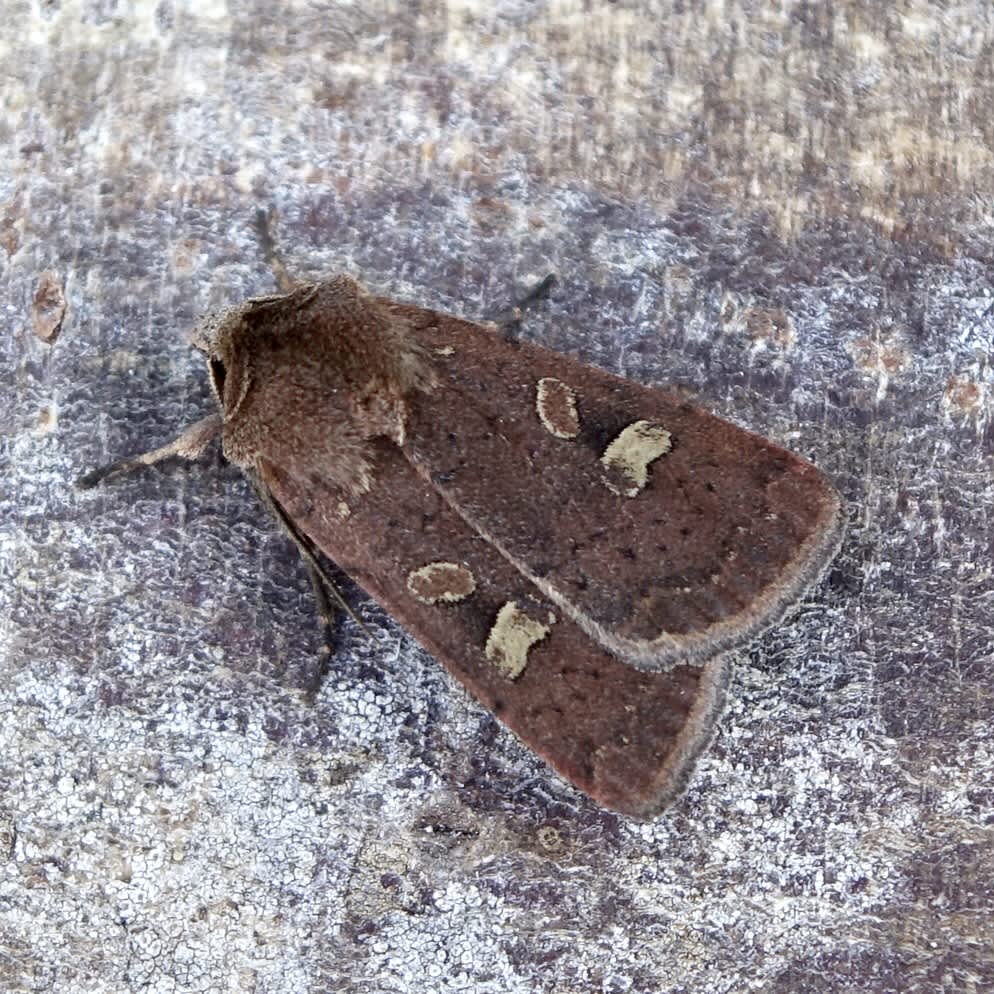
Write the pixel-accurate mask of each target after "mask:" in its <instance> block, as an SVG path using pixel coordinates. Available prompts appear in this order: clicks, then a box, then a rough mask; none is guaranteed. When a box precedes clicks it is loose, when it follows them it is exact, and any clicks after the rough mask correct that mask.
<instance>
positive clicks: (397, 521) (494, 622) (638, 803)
mask: <svg viewBox="0 0 994 994" xmlns="http://www.w3.org/2000/svg"><path fill="white" fill-rule="evenodd" d="M372 451H373V453H374V459H373V467H374V469H373V480H374V482H373V484H372V487H371V489H370V490H369V491H368V492H367V493H365V494H362V495H360V496H358V497H351V498H348V499H347V500H346V499H345V498H343V496H342V494H341V492H339V491H338V490H336V489H334V488H332V487H326V489H324V490H322V489H321V488H322V484H321V482H320V480H319V479H318V478H317V475H315V477H314V478H312V480H311V482H310V483H309V484H307V485H306V486H302V485H301V484H299V483H297V482H295V481H294V480H293V479H292V478H290V477H289V476H288V475H286V474H285V473H283V472H281V471H280V469H279V468H278V467H276V466H274V465H273V464H272V463H270V462H268V461H263V463H262V464H261V467H260V469H261V472H262V475H263V479H264V481H265V483H266V484H267V485H268V486H269V488H270V490H271V491H272V493H273V495H274V496H275V497H276V499H277V500H278V501H279V502H280V504H282V506H283V507H284V508H285V509H286V510H287V512H288V513H289V514H290V515H291V516H292V518H293V519H294V521H295V523H296V524H297V525H298V526H299V527H300V528H301V529H302V530H303V531H304V532H305V533H306V534H307V535H309V536H310V538H311V539H313V541H314V542H315V543H316V544H317V545H318V546H319V547H320V548H321V549H322V551H323V552H324V553H325V554H326V555H328V556H329V557H330V558H331V559H333V560H334V561H335V562H336V563H337V564H338V565H339V566H340V567H341V568H342V569H344V570H345V571H346V572H347V573H348V574H349V575H350V576H352V577H353V578H354V579H355V580H356V581H357V582H358V583H359V584H361V585H362V586H363V587H364V588H365V589H366V590H367V591H368V592H369V593H370V594H371V595H372V596H373V597H374V598H375V599H376V600H377V601H379V602H380V604H381V605H382V606H383V607H384V608H385V609H386V610H387V611H388V612H389V613H390V614H391V615H393V616H394V617H395V618H396V619H397V620H398V621H399V622H400V623H401V624H402V625H404V626H405V627H406V628H407V629H408V630H409V631H410V632H411V633H412V634H413V635H414V636H415V637H416V638H417V639H418V641H419V642H420V643H421V644H422V645H423V646H424V647H425V648H426V649H427V650H428V651H429V652H431V653H432V654H434V655H435V656H436V657H437V658H438V659H440V660H441V661H442V662H443V663H444V664H445V666H446V668H447V669H448V670H449V671H450V672H451V673H452V674H453V675H454V676H455V677H457V678H458V679H459V680H460V681H461V682H462V683H463V684H464V685H465V686H466V687H467V688H468V689H469V690H470V691H471V692H472V693H473V694H474V695H475V696H476V697H477V698H479V700H480V701H482V702H483V703H484V704H485V705H486V706H487V707H488V708H490V709H491V710H492V711H493V712H494V714H496V715H497V716H498V717H499V718H500V719H501V720H502V721H503V722H504V724H506V725H507V726H508V727H509V728H510V729H511V730H512V731H513V732H515V733H516V734H517V735H518V736H519V737H520V738H521V740H522V741H523V742H524V743H525V744H526V745H528V746H529V747H530V748H531V749H533V750H534V751H535V752H536V753H538V754H539V755H540V756H541V757H542V758H543V759H545V760H546V761H547V762H548V763H549V764H550V765H551V766H552V767H554V768H555V769H556V770H558V771H559V773H561V774H562V775H563V776H564V777H565V778H566V779H567V780H569V781H571V782H572V783H574V784H575V785H576V786H577V787H579V788H580V789H581V790H582V791H584V792H585V793H587V794H589V795H590V796H591V797H592V798H593V799H594V800H596V801H598V802H599V803H601V804H603V805H605V806H607V807H609V808H613V809H615V810H616V811H620V812H622V813H624V814H627V815H631V816H634V817H646V816H648V815H651V814H653V813H655V812H656V811H658V810H660V809H661V808H662V807H664V806H665V805H666V804H667V803H668V802H669V801H670V800H672V798H673V797H674V796H675V795H676V794H677V793H678V792H679V791H680V790H681V789H682V787H683V784H684V782H685V779H686V777H687V775H688V774H689V772H690V770H691V769H692V767H693V763H694V760H695V759H696V757H697V755H698V754H699V753H700V751H701V749H702V748H703V747H704V746H705V745H706V744H707V742H708V740H709V738H710V734H711V730H712V728H713V725H714V722H715V719H716V717H717V714H718V712H719V710H720V708H721V703H722V699H723V695H724V688H725V683H726V680H727V668H726V664H725V663H724V662H723V661H722V660H721V659H714V660H712V661H710V662H709V663H708V664H707V665H705V666H703V667H699V666H676V667H674V668H673V669H671V670H670V671H669V672H666V673H646V672H641V671H639V670H636V669H635V668H633V667H631V666H629V665H627V664H626V663H624V662H622V661H621V660H619V659H618V658H616V657H615V656H613V655H611V654H610V653H608V652H606V651H605V650H604V649H603V648H602V647H601V646H599V645H597V644H596V643H595V642H594V641H593V640H591V639H590V638H589V637H588V636H587V635H586V634H585V633H584V632H583V631H582V630H581V629H580V628H579V627H578V626H577V625H576V624H575V623H573V622H572V621H570V620H569V618H567V617H566V616H565V615H564V614H563V613H562V612H561V611H560V610H558V609H557V608H556V607H555V606H554V605H553V604H551V603H549V601H548V600H546V599H544V598H543V597H542V595H541V594H540V592H539V591H538V590H537V589H536V588H535V587H534V586H533V585H532V584H531V583H530V582H529V581H528V580H527V579H526V578H525V577H524V576H523V575H522V574H521V573H520V572H519V571H517V570H516V569H515V568H514V567H513V566H512V565H511V564H510V563H509V562H508V561H507V560H506V559H504V558H503V557H502V556H501V555H500V554H499V553H498V552H497V551H496V550H495V549H494V548H493V546H492V545H490V544H489V543H488V542H487V541H486V540H485V539H483V538H481V536H480V535H479V534H477V533H476V532H474V531H473V529H472V528H470V527H469V526H468V525H467V524H466V523H465V522H464V521H463V520H462V519H461V518H460V517H459V516H458V515H456V514H455V513H454V512H453V511H452V510H451V509H450V508H449V507H448V506H447V505H446V503H445V501H444V500H443V499H442V497H441V496H440V494H439V492H438V490H437V489H436V488H435V487H433V486H432V485H431V484H430V483H427V482H426V481H425V480H423V479H422V478H420V477H419V476H418V475H417V473H416V472H415V471H414V469H413V468H412V467H411V465H410V463H409V462H407V461H406V460H405V458H404V456H403V455H402V454H401V452H400V450H399V449H397V447H396V446H394V445H392V444H391V443H389V442H386V441H385V440H383V441H380V442H377V443H374V444H373V448H372ZM426 568H427V569H426ZM446 595H449V596H446ZM433 599H434V600H433ZM508 605H513V607H510V608H509V607H508Z"/></svg>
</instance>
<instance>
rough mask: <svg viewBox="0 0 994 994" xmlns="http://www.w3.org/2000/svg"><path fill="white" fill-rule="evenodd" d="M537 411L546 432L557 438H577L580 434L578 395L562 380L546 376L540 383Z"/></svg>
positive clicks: (537, 392) (536, 397)
mask: <svg viewBox="0 0 994 994" xmlns="http://www.w3.org/2000/svg"><path fill="white" fill-rule="evenodd" d="M535 410H536V411H537V412H538V417H539V420H540V421H541V422H542V424H543V425H544V426H545V429H546V431H548V432H549V433H550V434H552V435H555V436H556V438H565V439H570V438H576V436H577V435H578V434H579V431H580V415H579V414H578V413H577V409H576V394H575V393H574V392H573V390H572V388H571V387H569V386H567V385H566V384H565V383H563V381H562V380H557V379H555V378H554V377H551V376H545V377H543V378H542V379H540V380H539V381H538V388H537V390H536V394H535Z"/></svg>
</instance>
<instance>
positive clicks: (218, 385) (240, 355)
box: [187, 304, 249, 417]
mask: <svg viewBox="0 0 994 994" xmlns="http://www.w3.org/2000/svg"><path fill="white" fill-rule="evenodd" d="M245 309H246V305H244V304H243V305H242V306H240V307H232V308H229V309H228V310H223V311H208V312H207V313H206V314H205V315H204V316H203V317H202V318H201V319H200V320H199V321H198V322H197V324H196V326H195V327H194V328H193V330H192V331H191V332H190V333H189V335H188V336H187V339H188V341H189V343H190V344H191V345H192V346H193V347H194V348H195V349H197V350H198V351H199V352H202V353H203V355H204V359H205V360H206V362H207V372H208V375H209V376H210V381H211V389H212V390H213V391H214V396H215V397H216V398H217V402H218V405H219V406H220V407H221V410H222V411H223V413H224V415H225V417H231V415H233V414H234V413H235V411H237V410H238V407H239V405H240V404H241V402H242V401H243V400H244V399H245V394H246V392H247V391H248V385H249V376H248V368H247V365H246V361H245V356H246V352H245V350H244V349H240V348H239V347H238V334H239V329H240V328H241V327H242V326H243V323H244V322H243V315H244V312H245Z"/></svg>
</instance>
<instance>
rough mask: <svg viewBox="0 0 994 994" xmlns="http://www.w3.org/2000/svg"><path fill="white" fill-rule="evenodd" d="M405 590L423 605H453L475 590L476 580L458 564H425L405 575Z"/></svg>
mask: <svg viewBox="0 0 994 994" xmlns="http://www.w3.org/2000/svg"><path fill="white" fill-rule="evenodd" d="M407 589H408V590H410V592H411V593H412V594H414V596H415V597H417V599H418V600H419V601H421V602H422V603H423V604H439V603H442V604H455V603H457V602H459V601H462V600H465V599H466V598H467V597H469V596H470V594H472V593H473V592H474V591H475V590H476V579H475V578H474V577H473V574H472V573H471V572H470V571H469V570H468V569H466V567H465V566H460V565H459V564H458V563H446V562H435V563H426V564H425V565H424V566H421V567H419V568H418V569H412V570H411V572H410V573H408V574H407Z"/></svg>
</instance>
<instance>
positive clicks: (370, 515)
mask: <svg viewBox="0 0 994 994" xmlns="http://www.w3.org/2000/svg"><path fill="white" fill-rule="evenodd" d="M193 341H194V344H195V345H196V346H197V347H198V348H199V349H200V350H201V351H202V352H203V353H204V355H205V356H206V358H207V365H208V369H209V372H210V376H211V382H212V384H213V387H214V391H215V393H216V395H217V399H218V403H219V406H220V413H218V414H216V415H212V416H211V417H209V418H206V419H204V420H203V421H201V422H198V424H196V425H194V426H193V427H192V428H190V429H188V430H187V431H186V432H184V434H183V435H182V436H181V437H180V438H179V439H177V440H176V441H175V442H174V443H172V444H171V445H168V446H165V447H164V448H162V449H159V450H156V451H155V452H152V453H148V454H146V455H144V456H139V457H138V458H137V459H131V460H125V461H123V462H120V463H117V464H114V465H113V466H111V467H107V468H105V469H103V470H98V471H97V472H95V473H92V474H90V475H89V476H88V477H86V478H84V480H83V481H82V482H83V483H84V484H86V485H91V484H93V483H95V482H96V481H97V480H98V479H101V478H103V477H105V476H107V475H109V474H110V473H112V472H119V471H122V470H127V469H131V468H134V467H136V466H140V465H147V464H150V463H153V462H156V461H158V460H159V459H162V458H165V457H166V456H171V455H182V456H186V457H189V458H193V457H195V456H197V455H199V454H200V452H202V451H203V449H204V447H205V446H206V444H207V443H208V442H209V441H210V439H211V438H212V437H214V436H215V435H217V434H220V436H221V440H222V445H223V450H224V454H225V456H226V457H227V458H228V459H229V460H231V461H232V462H234V463H237V464H238V465H239V466H241V467H242V468H243V469H244V470H245V471H246V472H247V473H249V475H250V476H251V477H252V478H253V479H254V480H255V481H256V483H257V486H258V488H259V490H260V492H261V494H262V495H263V498H264V499H265V500H266V501H267V503H268V504H269V505H270V506H271V507H272V509H273V511H274V512H275V513H276V515H277V516H278V518H279V519H280V520H281V521H282V522H283V523H284V524H285V525H286V527H287V529H288V531H289V532H290V534H291V536H292V537H293V538H294V540H295V541H296V542H297V544H298V547H299V548H300V549H301V551H302V553H303V554H304V556H305V559H306V561H307V563H308V568H309V569H310V571H311V576H312V579H314V580H315V588H316V590H317V591H318V595H319V600H320V603H321V605H322V610H323V611H324V612H325V614H326V615H327V614H328V613H329V610H330V609H329V608H328V604H327V599H326V598H327V596H328V593H329V591H328V584H327V582H326V581H324V578H323V576H322V574H321V573H320V567H319V565H318V560H317V558H316V555H315V553H316V551H317V550H320V552H322V553H323V554H324V555H326V556H327V557H329V558H330V559H332V560H334V561H335V562H336V563H337V564H338V565H339V566H340V567H341V568H342V569H344V570H345V571H346V572H347V573H348V574H349V575H350V576H352V577H353V578H354V579H355V580H356V581H357V582H358V583H359V584H360V585H361V586H362V587H364V588H365V589H366V590H367V591H368V592H369V593H370V594H371V595H372V596H373V597H374V598H375V599H376V600H377V601H379V602H380V604H382V605H383V607H384V608H385V609H386V610H387V611H389V612H390V613H391V614H392V615H393V616H394V617H395V618H397V620H398V621H400V623H401V624H403V625H404V626H405V627H406V628H408V629H409V630H410V632H411V633H412V634H413V635H414V636H415V637H416V638H417V639H418V641H419V642H421V643H422V645H424V646H425V648H427V649H428V650H429V651H430V652H432V653H433V654H434V655H435V656H437V657H438V658H439V659H440V660H441V661H442V662H443V663H444V665H445V666H446V667H447V668H448V670H449V671H450V672H451V673H452V674H453V675H454V676H455V677H456V678H457V679H459V680H460V681H461V682H462V683H463V684H464V685H465V686H466V687H467V688H468V689H469V690H470V691H471V692H472V693H473V694H474V695H475V696H476V697H477V698H478V699H479V700H480V701H482V702H483V703H484V704H485V705H486V706H487V707H488V708H490V709H491V710H492V711H493V712H494V714H496V715H497V717H498V718H500V719H501V721H502V722H504V724H505V725H507V727H508V728H510V729H511V730H512V731H513V732H515V734H517V735H518V737H519V738H520V739H521V740H522V741H523V742H524V743H525V744H527V745H528V746H530V747H531V748H532V749H534V750H535V752H537V753H538V754H539V755H540V756H541V757H542V758H543V759H545V760H546V762H548V763H549V764H550V765H551V766H552V767H553V768H554V769H556V770H557V771H558V772H559V773H560V774H562V775H563V776H564V777H565V778H566V779H568V780H569V781H570V782H572V783H573V784H574V785H575V786H577V787H578V788H579V789H580V790H582V791H584V792H585V793H587V794H589V795H590V796H591V797H592V798H593V799H594V800H595V801H597V802H599V803H600V804H603V805H605V806H607V807H609V808H613V809H614V810H616V811H619V812H621V813H623V814H626V815H630V816H634V817H647V816H650V815H652V814H654V813H656V812H658V811H659V810H661V809H662V808H663V807H665V806H666V804H668V803H669V802H670V801H671V800H672V799H673V798H674V797H675V796H676V795H677V794H678V793H679V792H680V790H681V789H682V788H683V786H684V784H685V782H686V780H687V777H688V775H689V774H690V772H691V770H692V768H693V765H694V761H695V759H696V757H697V756H698V755H699V754H700V752H701V750H702V749H703V748H704V747H705V746H706V745H707V743H708V741H709V739H710V736H711V734H712V731H713V728H714V725H715V721H716V719H717V716H718V714H719V712H720V709H721V706H722V701H723V697H724V693H725V688H726V684H727V682H728V676H729V665H730V664H729V662H728V659H727V656H726V655H725V653H726V652H727V650H729V649H732V648H733V647H735V646H739V645H741V644H743V643H745V642H747V641H748V640H749V639H750V638H752V637H753V636H755V635H756V634H757V633H758V632H760V631H762V630H763V629H764V628H766V627H768V626H770V625H772V624H774V623H775V622H776V621H777V620H778V619H779V618H781V616H782V615H783V613H784V611H785V610H786V609H787V608H788V607H789V606H790V605H791V604H792V603H793V602H794V601H796V600H797V598H798V597H799V596H800V595H801V594H802V593H803V592H804V591H805V589H806V588H807V587H809V586H810V585H811V584H812V583H813V582H814V580H815V579H816V578H817V577H818V576H819V574H820V573H821V572H822V570H823V569H824V567H825V566H826V564H827V563H828V562H829V560H830V559H831V558H832V556H833V555H834V553H835V551H836V549H837V547H838V544H839V540H840V531H841V527H840V523H841V516H840V502H839V497H838V495H837V493H836V492H835V490H834V489H833V488H832V487H831V486H830V484H829V483H828V482H827V481H826V480H825V478H824V477H823V476H822V475H821V474H820V473H819V472H818V471H817V470H816V469H815V468H814V466H812V465H811V464H810V463H808V462H805V461H804V460H802V459H800V458H798V457H797V456H794V455H792V454H791V453H789V452H787V451H785V450H784V449H782V448H780V447H779V446H777V445H774V444H773V443H772V442H769V441H767V440H765V439H763V438H760V437H759V436H757V435H754V434H752V433H750V432H748V431H744V430H743V429H741V428H738V427H736V426H734V425H732V424H730V423H729V422H727V421H724V420H722V419H720V418H717V417H715V416H714V415H712V414H709V413H708V412H706V411H704V410H702V409H701V408H699V407H697V406H696V405H694V404H692V403H689V402H688V401H686V400H685V399H683V398H682V397H680V396H679V395H677V394H676V393H673V392H669V391H666V390H662V389H656V388H649V387H645V386H641V385H639V384H637V383H633V382H631V381H629V380H625V379H621V378H619V377H617V376H612V375H611V374H609V373H606V372H602V371H600V370H597V369H594V368H592V367H590V366H586V365H584V364H582V363H580V362H577V361H576V360H574V359H570V358H568V357H566V356H563V355H560V354H558V353H555V352H551V351H549V350H547V349H544V348H541V347H538V346H535V345H530V344H526V343H524V342H519V341H515V340H513V339H509V337H508V336H506V335H502V334H501V333H500V331H499V330H498V329H497V328H495V327H494V326H492V325H491V326H485V325H480V324H475V323H472V322H469V321H464V320H461V319H459V318H456V317H452V316H450V315H446V314H440V313H438V312H436V311H432V310H427V309H425V308H421V307H416V306H414V305H410V304H404V303H398V302H396V301H393V300H390V299H387V298H383V297H375V296H372V295H370V294H369V293H368V292H366V291H365V290H364V289H363V288H362V287H361V286H360V285H359V284H358V283H357V282H356V281H355V280H353V279H351V278H350V277H348V276H336V277H333V278H332V279H329V280H327V281H325V282H323V283H318V284H309V285H301V286H297V287H296V288H294V289H292V290H290V291H289V292H287V293H283V294H279V295H273V296H266V297H258V298H255V299H252V300H249V301H247V302H246V303H244V304H241V305H240V306H237V307H234V308H232V309H231V310H229V311H227V312H225V313H223V314H221V315H220V316H218V317H209V318H206V319H205V320H203V321H202V322H201V324H200V325H199V327H198V328H197V330H196V332H195V333H194V336H193ZM331 594H332V596H334V592H333V591H331Z"/></svg>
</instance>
